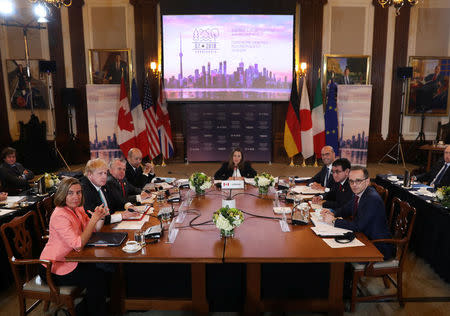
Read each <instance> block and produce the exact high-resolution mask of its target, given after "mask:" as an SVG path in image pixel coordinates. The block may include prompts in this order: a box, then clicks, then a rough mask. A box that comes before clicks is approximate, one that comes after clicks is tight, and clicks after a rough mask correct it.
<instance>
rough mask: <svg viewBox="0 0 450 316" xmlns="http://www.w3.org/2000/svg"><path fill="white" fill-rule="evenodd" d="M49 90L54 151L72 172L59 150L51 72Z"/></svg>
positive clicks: (48, 76) (48, 83)
mask: <svg viewBox="0 0 450 316" xmlns="http://www.w3.org/2000/svg"><path fill="white" fill-rule="evenodd" d="M46 74H47V89H48V104H49V106H50V111H51V112H52V115H51V117H52V121H53V122H52V126H53V150H54V151H55V153H56V155H57V156H58V157H59V158H61V160H62V161H63V162H64V165H65V166H66V168H67V170H68V171H70V167H69V165H68V164H67V162H66V160H65V159H64V156H63V155H62V154H61V152H60V151H59V149H58V144H57V143H56V116H55V103H54V100H53V85H52V73H51V72H50V71H47V73H46Z"/></svg>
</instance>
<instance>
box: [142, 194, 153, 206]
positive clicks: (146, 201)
mask: <svg viewBox="0 0 450 316" xmlns="http://www.w3.org/2000/svg"><path fill="white" fill-rule="evenodd" d="M153 202H155V195H152V196H151V197H149V198H148V199H145V200H141V204H152V203H153Z"/></svg>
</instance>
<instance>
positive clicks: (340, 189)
mask: <svg viewBox="0 0 450 316" xmlns="http://www.w3.org/2000/svg"><path fill="white" fill-rule="evenodd" d="M350 168H351V164H350V161H348V159H346V158H340V159H336V160H335V161H334V162H333V165H332V167H331V173H332V175H333V180H334V185H333V186H332V187H331V190H330V191H329V192H327V193H325V194H324V195H323V196H322V195H319V196H315V197H314V198H313V200H312V201H313V203H316V204H319V203H322V201H323V204H322V206H323V207H326V208H331V209H337V208H339V207H342V206H344V204H345V203H347V202H348V201H349V200H351V199H352V197H353V192H352V189H351V188H350V184H349V183H348V175H349V173H350Z"/></svg>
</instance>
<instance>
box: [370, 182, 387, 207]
mask: <svg viewBox="0 0 450 316" xmlns="http://www.w3.org/2000/svg"><path fill="white" fill-rule="evenodd" d="M370 185H371V186H373V187H374V189H375V190H377V192H378V194H379V195H380V196H381V199H382V200H383V202H384V206H385V207H387V205H386V203H387V199H388V196H389V190H388V189H386V188H385V187H383V186H381V185H379V184H376V183H375V182H371V183H370Z"/></svg>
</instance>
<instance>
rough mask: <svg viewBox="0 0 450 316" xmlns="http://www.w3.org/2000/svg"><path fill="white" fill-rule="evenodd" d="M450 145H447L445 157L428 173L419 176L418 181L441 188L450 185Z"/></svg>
mask: <svg viewBox="0 0 450 316" xmlns="http://www.w3.org/2000/svg"><path fill="white" fill-rule="evenodd" d="M449 167H450V146H447V147H445V150H444V158H443V159H440V160H439V161H438V162H437V163H436V164H435V165H434V166H433V167H432V168H431V169H430V171H428V172H427V173H424V174H421V175H419V176H417V181H419V182H427V183H429V185H430V186H433V187H435V188H439V187H442V186H448V185H450V168H449Z"/></svg>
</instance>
